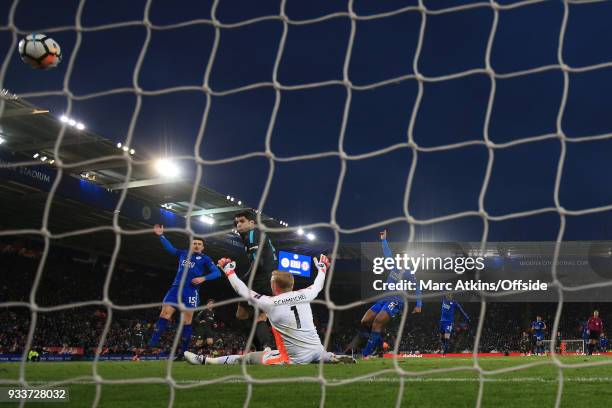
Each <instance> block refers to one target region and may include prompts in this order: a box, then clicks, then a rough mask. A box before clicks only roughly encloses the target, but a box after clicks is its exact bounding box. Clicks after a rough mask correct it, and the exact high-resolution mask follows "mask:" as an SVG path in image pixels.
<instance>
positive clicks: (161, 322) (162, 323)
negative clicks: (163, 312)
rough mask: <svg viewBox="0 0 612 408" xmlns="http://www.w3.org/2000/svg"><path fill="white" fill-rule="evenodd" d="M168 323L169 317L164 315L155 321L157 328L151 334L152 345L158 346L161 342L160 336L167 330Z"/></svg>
mask: <svg viewBox="0 0 612 408" xmlns="http://www.w3.org/2000/svg"><path fill="white" fill-rule="evenodd" d="M168 323H170V322H169V321H168V319H164V318H163V317H160V318H159V319H158V320H157V323H155V330H154V331H153V336H151V340H149V346H150V347H157V343H159V339H160V337H161V336H162V334H164V332H165V331H166V328H167V327H168Z"/></svg>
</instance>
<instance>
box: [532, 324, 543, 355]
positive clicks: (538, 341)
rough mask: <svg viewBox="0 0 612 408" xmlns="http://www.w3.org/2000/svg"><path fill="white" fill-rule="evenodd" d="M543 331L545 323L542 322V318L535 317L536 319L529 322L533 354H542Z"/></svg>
mask: <svg viewBox="0 0 612 408" xmlns="http://www.w3.org/2000/svg"><path fill="white" fill-rule="evenodd" d="M544 330H546V323H545V322H544V321H543V320H542V316H536V319H535V320H534V321H533V322H531V332H532V333H533V342H534V346H535V347H534V351H533V353H534V354H543V353H544Z"/></svg>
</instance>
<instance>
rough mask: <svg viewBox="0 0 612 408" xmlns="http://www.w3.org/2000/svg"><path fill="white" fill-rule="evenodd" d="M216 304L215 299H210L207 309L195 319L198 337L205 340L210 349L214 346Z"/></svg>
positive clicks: (201, 311)
mask: <svg viewBox="0 0 612 408" xmlns="http://www.w3.org/2000/svg"><path fill="white" fill-rule="evenodd" d="M214 303H215V301H214V300H213V299H208V302H207V303H206V309H204V310H200V312H199V313H198V314H197V315H196V317H195V321H196V322H197V326H196V329H195V330H196V335H197V336H198V337H200V338H201V339H204V340H205V341H206V345H207V346H208V347H211V346H212V345H213V342H214V337H215V331H214V328H215V311H214V310H213V304H214Z"/></svg>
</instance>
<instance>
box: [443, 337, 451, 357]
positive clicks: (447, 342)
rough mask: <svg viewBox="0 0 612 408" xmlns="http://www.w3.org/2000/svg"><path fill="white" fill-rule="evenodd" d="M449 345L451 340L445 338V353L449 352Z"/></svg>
mask: <svg viewBox="0 0 612 408" xmlns="http://www.w3.org/2000/svg"><path fill="white" fill-rule="evenodd" d="M449 346H450V342H449V341H448V339H447V338H444V340H442V349H443V350H444V354H446V353H448V349H449Z"/></svg>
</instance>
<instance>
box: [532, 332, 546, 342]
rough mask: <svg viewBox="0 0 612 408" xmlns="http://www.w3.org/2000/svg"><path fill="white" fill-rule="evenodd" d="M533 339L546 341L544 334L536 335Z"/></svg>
mask: <svg viewBox="0 0 612 408" xmlns="http://www.w3.org/2000/svg"><path fill="white" fill-rule="evenodd" d="M533 338H534V339H535V341H542V340H544V335H543V334H534V335H533Z"/></svg>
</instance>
